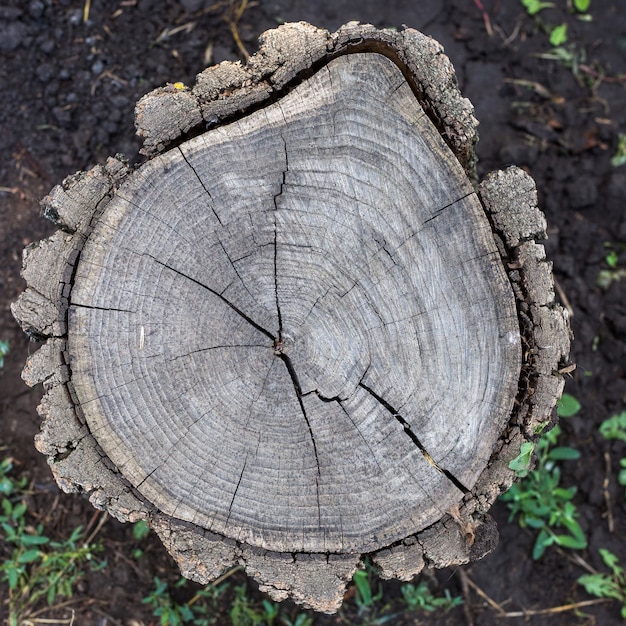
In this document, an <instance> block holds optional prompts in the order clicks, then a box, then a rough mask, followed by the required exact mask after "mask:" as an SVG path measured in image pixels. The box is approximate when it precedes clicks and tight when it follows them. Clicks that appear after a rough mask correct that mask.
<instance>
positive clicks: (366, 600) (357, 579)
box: [352, 570, 383, 611]
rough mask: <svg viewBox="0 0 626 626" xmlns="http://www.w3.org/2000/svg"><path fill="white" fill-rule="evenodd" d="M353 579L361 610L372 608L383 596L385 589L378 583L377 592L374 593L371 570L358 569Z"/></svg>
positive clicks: (357, 601)
mask: <svg viewBox="0 0 626 626" xmlns="http://www.w3.org/2000/svg"><path fill="white" fill-rule="evenodd" d="M352 581H353V582H354V586H355V587H356V604H357V606H358V607H359V610H360V611H362V610H367V609H370V608H371V607H372V606H374V604H376V602H378V601H379V600H380V599H381V598H382V597H383V590H382V587H381V585H380V583H379V584H378V589H377V591H376V593H374V591H373V589H372V581H371V572H370V571H368V570H358V571H356V572H355V573H354V576H353V577H352Z"/></svg>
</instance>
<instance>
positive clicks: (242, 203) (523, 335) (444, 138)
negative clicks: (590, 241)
mask: <svg viewBox="0 0 626 626" xmlns="http://www.w3.org/2000/svg"><path fill="white" fill-rule="evenodd" d="M312 69H314V71H311V70H312ZM453 78H454V75H453V71H452V68H451V67H450V65H449V62H448V61H447V59H446V57H445V56H443V54H442V53H441V49H440V48H439V47H438V45H437V44H436V43H435V42H433V41H432V40H430V39H428V38H426V37H424V36H423V35H420V34H419V33H416V32H415V31H411V30H406V31H403V32H401V33H395V32H391V31H377V30H375V29H372V28H371V27H367V26H361V25H357V24H349V25H347V26H345V27H344V28H343V29H341V30H340V31H338V33H335V34H334V35H330V34H329V33H327V32H326V31H323V30H320V29H316V28H314V27H311V26H309V25H306V24H294V25H285V26H283V27H280V28H278V29H276V30H274V31H270V32H269V33H266V34H265V35H264V38H263V45H262V47H261V50H260V51H259V53H258V54H257V55H255V56H254V57H252V58H251V59H250V61H249V62H248V64H247V65H246V66H241V65H239V64H231V63H223V64H221V65H220V66H217V67H215V68H210V69H208V70H206V71H205V72H204V73H203V74H201V75H200V76H199V77H198V81H197V84H196V86H194V88H193V89H191V90H188V89H176V88H175V87H168V88H164V89H161V90H157V91H155V92H153V93H152V94H149V95H148V96H146V97H145V98H144V99H143V100H142V101H141V102H140V103H139V104H138V107H137V123H138V128H139V132H140V133H141V134H142V135H143V136H144V137H145V138H146V143H145V149H146V152H147V153H148V154H150V156H151V159H150V160H149V161H147V162H146V163H145V164H143V165H142V166H140V167H139V168H137V169H136V170H135V171H133V172H129V171H128V168H126V166H125V165H124V164H123V163H122V162H121V161H119V160H116V159H110V160H109V161H108V162H107V164H106V165H105V166H103V167H97V168H95V169H93V170H91V171H90V172H88V173H80V174H78V175H76V176H75V177H73V178H71V179H68V180H66V181H65V182H64V185H63V186H60V187H56V188H55V189H54V190H53V191H52V193H51V195H50V196H49V197H48V198H47V199H46V201H45V203H44V207H45V211H46V214H47V215H48V216H49V217H51V218H52V219H54V220H55V221H56V222H57V223H58V224H59V226H60V227H61V230H60V231H58V232H57V233H56V234H55V235H54V236H53V237H51V238H50V239H49V240H46V241H43V242H40V243H39V244H37V245H35V246H32V247H30V248H28V249H27V250H26V251H25V259H24V260H25V266H24V278H25V279H26V281H27V283H28V289H27V290H26V291H25V292H24V294H23V295H22V297H21V298H20V300H19V301H18V302H17V303H16V304H15V305H14V313H15V315H16V317H17V318H18V320H19V321H20V322H21V324H22V325H23V327H24V328H25V329H26V330H27V331H28V332H31V333H32V334H34V335H35V336H38V337H43V338H46V339H47V342H46V344H45V345H44V347H43V348H42V349H41V350H40V351H39V352H37V353H36V354H35V355H34V356H33V357H32V358H31V359H30V361H29V363H28V364H27V367H26V369H25V379H26V380H27V382H28V383H29V384H35V383H37V382H41V381H43V382H44V387H45V388H46V389H47V394H46V396H45V397H44V400H43V402H42V405H41V407H40V412H41V414H42V416H43V418H44V421H43V425H42V432H41V434H40V435H39V436H38V439H37V445H38V448H39V449H40V450H41V451H42V452H43V453H45V454H46V455H48V458H49V461H50V464H51V466H52V469H53V472H54V473H55V476H56V478H57V481H58V482H59V484H60V485H61V486H62V487H63V488H64V489H66V490H68V491H71V490H84V491H86V492H88V493H89V495H90V498H91V500H92V502H93V503H94V505H95V506H99V507H102V508H106V509H108V510H109V511H110V512H111V513H112V514H114V515H115V516H116V517H118V518H119V519H122V520H136V519H141V518H145V519H148V520H149V521H150V522H151V524H152V525H153V527H154V528H155V530H156V531H157V532H158V533H159V535H160V537H161V538H162V540H163V542H164V544H165V546H166V547H167V549H168V550H169V551H170V553H171V554H172V555H173V556H174V557H175V558H176V559H177V561H178V562H179V564H180V566H181V569H182V571H183V573H185V575H187V576H190V577H192V578H195V579H197V580H200V581H203V582H204V581H209V580H211V579H213V578H215V577H217V576H219V575H220V574H221V573H222V572H223V571H224V570H225V569H226V568H228V567H230V566H232V565H233V564H235V563H242V564H243V565H244V566H245V567H246V570H247V571H248V572H249V573H250V574H251V575H253V576H255V577H256V578H257V579H258V580H259V582H260V584H261V588H262V589H264V590H266V591H268V592H269V593H270V594H271V595H272V596H273V597H275V598H277V599H282V598H284V597H287V596H291V597H293V598H294V599H295V600H296V601H298V602H300V603H303V604H306V605H309V606H312V607H314V608H316V609H318V610H325V611H333V610H336V608H337V607H338V606H339V604H340V603H341V597H342V592H343V589H344V587H345V584H346V582H347V581H348V580H349V579H350V577H351V576H352V574H353V572H354V570H355V568H356V567H358V566H359V563H360V561H361V559H362V557H363V555H364V554H370V555H371V556H372V559H373V561H374V563H376V564H377V566H378V567H379V568H380V571H381V575H383V576H386V577H399V578H404V579H407V578H410V577H411V576H412V575H414V574H415V573H417V572H419V571H420V570H421V569H422V568H423V567H424V565H425V564H429V565H433V566H435V567H442V566H446V565H449V564H453V563H463V562H467V561H468V560H469V559H471V558H479V557H481V556H482V555H483V554H484V553H486V552H488V551H489V550H490V549H491V548H492V547H493V545H494V535H495V531H494V528H493V524H492V522H491V521H490V518H489V517H488V515H487V511H488V509H489V507H490V506H491V504H492V503H493V501H494V500H495V498H496V497H497V496H498V495H499V493H501V491H502V490H503V489H505V488H506V487H507V486H508V485H510V483H511V481H512V480H513V476H512V472H511V471H510V470H509V469H508V462H509V461H510V459H512V458H513V457H515V456H516V455H517V454H518V452H519V446H520V444H521V443H522V442H523V441H525V440H526V439H527V438H529V437H532V436H533V433H534V429H535V427H536V426H537V425H538V424H541V423H543V422H545V421H546V420H549V419H550V416H551V413H552V409H553V406H554V404H555V401H556V398H557V397H558V396H559V395H560V391H561V390H562V384H563V382H562V378H561V376H560V375H559V374H558V369H559V367H560V366H562V365H563V364H564V363H565V361H566V358H567V354H568V349H569V333H568V328H567V320H566V318H565V314H564V313H563V311H562V310H561V309H560V308H559V307H558V306H555V305H554V294H553V291H552V279H551V271H550V266H549V264H548V263H547V262H546V261H545V255H544V253H543V248H542V246H540V245H538V244H536V243H535V241H534V240H535V239H537V238H542V237H544V236H545V221H544V218H543V216H542V215H541V213H540V212H539V211H538V209H537V202H536V192H535V189H534V183H533V181H532V179H530V178H529V177H528V176H527V175H526V174H524V173H523V172H522V171H521V170H518V169H516V168H511V169H509V170H506V171H504V172H496V173H494V174H492V175H490V176H489V177H488V178H487V179H486V180H485V181H484V182H483V183H482V184H481V186H480V189H479V190H477V189H476V188H475V186H474V182H473V176H474V169H473V167H474V156H473V143H474V141H475V125H476V123H475V120H474V119H473V117H472V115H471V105H469V103H468V102H467V101H466V100H464V99H463V98H462V97H461V96H460V94H459V93H458V90H457V89H456V87H455V84H454V81H453ZM205 125H208V126H209V127H210V128H209V129H208V130H206V132H202V130H203V129H204V126H205Z"/></svg>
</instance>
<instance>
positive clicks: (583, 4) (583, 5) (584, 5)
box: [573, 0, 591, 13]
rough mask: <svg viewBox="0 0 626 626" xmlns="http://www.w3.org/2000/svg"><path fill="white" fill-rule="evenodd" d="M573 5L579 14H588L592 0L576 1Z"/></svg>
mask: <svg viewBox="0 0 626 626" xmlns="http://www.w3.org/2000/svg"><path fill="white" fill-rule="evenodd" d="M573 4H574V8H575V9H576V10H577V11H578V12H579V13H587V11H589V7H590V6H591V0H574V2H573Z"/></svg>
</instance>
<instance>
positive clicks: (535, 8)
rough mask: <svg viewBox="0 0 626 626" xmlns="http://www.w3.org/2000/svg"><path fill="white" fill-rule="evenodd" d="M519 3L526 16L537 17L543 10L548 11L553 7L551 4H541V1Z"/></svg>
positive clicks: (530, 0)
mask: <svg viewBox="0 0 626 626" xmlns="http://www.w3.org/2000/svg"><path fill="white" fill-rule="evenodd" d="M521 2H522V5H523V6H524V8H525V9H526V13H528V15H537V13H539V12H540V11H542V10H543V9H549V8H551V7H553V6H554V3H553V2H541V0H521Z"/></svg>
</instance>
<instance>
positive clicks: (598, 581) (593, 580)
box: [578, 548, 626, 619]
mask: <svg viewBox="0 0 626 626" xmlns="http://www.w3.org/2000/svg"><path fill="white" fill-rule="evenodd" d="M598 552H599V553H600V556H601V557H602V560H603V561H604V564H605V565H606V566H607V567H608V568H609V570H610V574H606V573H603V572H598V573H596V574H585V575H584V576H581V577H580V578H579V579H578V583H579V584H581V585H582V586H583V587H584V588H585V591H586V592H587V593H589V594H591V595H592V596H596V597H597V598H614V599H615V600H618V601H619V602H621V603H622V609H621V614H622V618H624V619H626V577H625V576H624V569H623V568H622V567H620V565H619V563H618V560H617V557H616V556H615V555H614V554H613V553H612V552H609V550H605V549H604V548H600V550H598Z"/></svg>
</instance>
